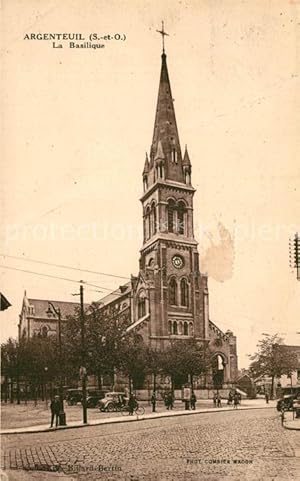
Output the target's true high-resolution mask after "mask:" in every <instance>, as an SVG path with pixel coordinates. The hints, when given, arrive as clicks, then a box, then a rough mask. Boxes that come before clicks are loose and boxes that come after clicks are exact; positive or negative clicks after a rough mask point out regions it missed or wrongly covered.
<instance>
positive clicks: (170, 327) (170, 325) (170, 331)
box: [169, 321, 172, 334]
mask: <svg viewBox="0 0 300 481" xmlns="http://www.w3.org/2000/svg"><path fill="white" fill-rule="evenodd" d="M169 334H172V321H169Z"/></svg>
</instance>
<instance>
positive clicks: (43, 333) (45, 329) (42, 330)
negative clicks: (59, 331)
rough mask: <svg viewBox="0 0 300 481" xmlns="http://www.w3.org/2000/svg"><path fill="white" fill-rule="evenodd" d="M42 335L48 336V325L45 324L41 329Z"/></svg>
mask: <svg viewBox="0 0 300 481" xmlns="http://www.w3.org/2000/svg"><path fill="white" fill-rule="evenodd" d="M41 336H42V337H47V336H48V327H47V326H43V327H42V329H41Z"/></svg>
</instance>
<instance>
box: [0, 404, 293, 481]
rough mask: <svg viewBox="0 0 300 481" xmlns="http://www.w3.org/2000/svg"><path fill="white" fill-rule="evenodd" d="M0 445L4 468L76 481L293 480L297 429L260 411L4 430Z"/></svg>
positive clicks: (268, 411)
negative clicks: (58, 472) (36, 430)
mask: <svg viewBox="0 0 300 481" xmlns="http://www.w3.org/2000/svg"><path fill="white" fill-rule="evenodd" d="M2 449H3V451H4V457H3V462H4V468H5V469H16V468H17V469H24V468H25V469H31V470H32V471H31V473H32V474H33V475H36V474H37V473H35V472H34V467H35V465H37V467H39V468H40V469H43V468H45V469H47V466H50V467H51V466H54V467H56V468H57V469H58V468H59V469H60V470H62V471H63V472H64V473H66V474H68V475H69V479H71V478H72V479H74V480H76V481H77V480H80V481H81V480H83V479H84V480H88V481H94V480H103V481H116V480H118V481H175V480H176V481H177V480H183V481H200V480H201V481H202V480H204V481H221V480H222V481H223V480H225V481H227V480H228V481H229V480H230V481H243V480H246V481H254V480H255V481H260V480H264V481H271V480H273V481H275V480H276V481H279V480H280V481H288V480H294V481H295V480H297V481H298V480H300V433H299V431H288V430H284V429H283V428H282V427H281V424H280V419H279V416H278V413H277V412H276V411H275V410H274V411H273V410H268V409H263V410H252V411H237V412H220V413H216V414H213V413H209V414H195V415H193V416H186V417H180V418H177V417H176V418H167V419H157V420H148V421H137V422H136V423H129V424H128V423H127V424H118V425H106V426H94V427H87V428H80V429H71V430H66V431H56V432H51V433H40V434H26V435H24V434H23V435H14V436H5V437H3V445H2ZM29 474H30V473H29ZM29 479H30V478H29ZM32 479H36V477H35V476H32ZM43 479H45V478H44V477H43ZM47 479H53V478H52V475H50V473H49V476H48V478H47Z"/></svg>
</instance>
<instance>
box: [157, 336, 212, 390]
mask: <svg viewBox="0 0 300 481" xmlns="http://www.w3.org/2000/svg"><path fill="white" fill-rule="evenodd" d="M209 365H210V355H209V353H208V352H205V350H204V347H203V346H201V345H199V344H198V343H197V341H196V340H195V339H187V340H182V341H181V340H178V341H174V342H173V343H172V344H171V345H170V347H169V348H168V349H166V351H165V352H164V359H163V370H164V372H165V373H166V374H169V375H170V376H171V378H172V384H173V386H174V382H175V381H176V380H177V381H179V383H180V384H183V383H184V382H186V380H187V379H188V377H189V378H190V382H191V385H192V388H193V381H194V377H195V376H199V375H200V374H203V373H205V372H207V370H208V368H209Z"/></svg>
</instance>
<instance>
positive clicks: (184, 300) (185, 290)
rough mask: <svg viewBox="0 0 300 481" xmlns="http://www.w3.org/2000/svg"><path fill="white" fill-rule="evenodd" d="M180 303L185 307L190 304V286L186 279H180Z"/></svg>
mask: <svg viewBox="0 0 300 481" xmlns="http://www.w3.org/2000/svg"><path fill="white" fill-rule="evenodd" d="M180 304H181V305H182V306H184V307H188V305H189V286H188V283H187V280H186V279H181V281H180Z"/></svg>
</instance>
